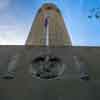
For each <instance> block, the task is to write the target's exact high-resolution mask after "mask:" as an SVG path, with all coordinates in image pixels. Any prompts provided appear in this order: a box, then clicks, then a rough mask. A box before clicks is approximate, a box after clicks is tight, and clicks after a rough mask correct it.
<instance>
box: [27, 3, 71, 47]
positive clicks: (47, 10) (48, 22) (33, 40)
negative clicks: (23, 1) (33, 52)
mask: <svg viewBox="0 0 100 100" xmlns="http://www.w3.org/2000/svg"><path fill="white" fill-rule="evenodd" d="M26 45H32V46H66V45H71V41H70V38H69V34H68V30H67V29H66V27H65V24H64V20H63V17H62V15H61V12H60V10H59V9H58V8H57V7H56V6H55V5H54V4H51V3H47V4H44V5H43V6H42V7H41V8H40V9H39V10H38V12H37V15H36V17H35V20H34V22H33V24H32V27H31V31H30V33H29V36H28V38H27V40H26Z"/></svg>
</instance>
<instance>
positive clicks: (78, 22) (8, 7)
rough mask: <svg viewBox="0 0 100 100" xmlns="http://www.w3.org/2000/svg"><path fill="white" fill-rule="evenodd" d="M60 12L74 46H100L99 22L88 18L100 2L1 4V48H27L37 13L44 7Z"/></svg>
mask: <svg viewBox="0 0 100 100" xmlns="http://www.w3.org/2000/svg"><path fill="white" fill-rule="evenodd" d="M48 2H50V3H54V4H55V5H57V6H58V8H59V9H60V11H61V13H62V16H63V18H64V21H65V25H66V27H67V29H68V32H69V36H70V38H71V41H72V44H73V45H75V46H100V19H96V18H95V17H94V14H93V17H92V18H88V15H90V10H91V9H94V8H95V9H98V8H99V7H100V0H0V45H24V44H25V41H26V39H27V37H28V34H29V31H30V29H31V26H32V23H33V21H34V18H35V15H36V13H37V11H38V9H39V8H40V7H41V6H42V5H43V4H44V3H48Z"/></svg>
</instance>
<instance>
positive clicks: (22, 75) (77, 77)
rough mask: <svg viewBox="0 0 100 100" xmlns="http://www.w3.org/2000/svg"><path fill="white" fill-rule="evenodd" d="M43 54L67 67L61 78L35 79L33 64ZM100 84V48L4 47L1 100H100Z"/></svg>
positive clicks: (0, 52)
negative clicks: (50, 55)
mask: <svg viewBox="0 0 100 100" xmlns="http://www.w3.org/2000/svg"><path fill="white" fill-rule="evenodd" d="M42 54H52V55H54V56H57V57H59V58H60V59H61V60H62V62H63V63H64V64H65V65H66V68H65V70H64V72H63V74H62V75H61V76H60V77H59V78H57V79H52V80H47V79H37V78H32V73H31V71H30V64H31V62H32V60H33V59H34V58H36V57H37V56H40V55H42ZM84 75H86V77H85V78H82V77H83V76H84ZM8 76H9V77H8ZM99 80H100V48H97V47H59V48H54V47H52V48H46V47H24V46H1V47H0V100H100V96H99V93H100V81H99Z"/></svg>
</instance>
